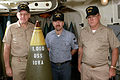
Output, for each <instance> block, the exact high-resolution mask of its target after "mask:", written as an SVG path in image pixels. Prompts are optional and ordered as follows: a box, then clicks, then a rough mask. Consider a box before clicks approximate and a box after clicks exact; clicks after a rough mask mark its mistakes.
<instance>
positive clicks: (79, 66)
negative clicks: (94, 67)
mask: <svg viewBox="0 0 120 80" xmlns="http://www.w3.org/2000/svg"><path fill="white" fill-rule="evenodd" d="M81 67H82V66H81V64H78V71H79V72H81Z"/></svg>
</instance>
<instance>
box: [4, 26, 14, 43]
mask: <svg viewBox="0 0 120 80" xmlns="http://www.w3.org/2000/svg"><path fill="white" fill-rule="evenodd" d="M11 41H12V31H11V26H8V27H7V28H6V32H5V35H4V38H3V42H4V43H8V44H11Z"/></svg>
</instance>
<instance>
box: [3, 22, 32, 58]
mask: <svg viewBox="0 0 120 80" xmlns="http://www.w3.org/2000/svg"><path fill="white" fill-rule="evenodd" d="M33 29H34V25H33V24H32V23H29V22H28V25H27V29H23V27H21V26H20V24H19V22H16V23H13V24H11V25H10V26H8V27H7V30H6V33H5V36H4V39H3V42H4V43H8V44H10V47H11V54H12V56H16V57H17V56H19V57H23V56H27V55H28V51H29V45H30V41H31V37H32V32H33Z"/></svg>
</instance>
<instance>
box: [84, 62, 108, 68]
mask: <svg viewBox="0 0 120 80" xmlns="http://www.w3.org/2000/svg"><path fill="white" fill-rule="evenodd" d="M84 64H86V65H88V66H90V67H91V68H96V67H101V66H104V65H107V64H103V65H100V66H92V65H89V64H87V63H84Z"/></svg>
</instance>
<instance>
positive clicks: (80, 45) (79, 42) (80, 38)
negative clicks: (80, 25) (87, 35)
mask: <svg viewBox="0 0 120 80" xmlns="http://www.w3.org/2000/svg"><path fill="white" fill-rule="evenodd" d="M78 45H79V47H82V46H83V45H82V36H81V32H80V35H79V37H78Z"/></svg>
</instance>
